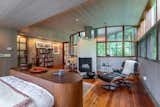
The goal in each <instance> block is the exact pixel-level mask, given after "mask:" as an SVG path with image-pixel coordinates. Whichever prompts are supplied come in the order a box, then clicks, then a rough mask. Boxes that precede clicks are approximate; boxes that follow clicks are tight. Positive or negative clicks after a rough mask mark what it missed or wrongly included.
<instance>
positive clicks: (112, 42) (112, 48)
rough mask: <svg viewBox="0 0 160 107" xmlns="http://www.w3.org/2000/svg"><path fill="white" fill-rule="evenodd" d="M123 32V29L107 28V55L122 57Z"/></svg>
mask: <svg viewBox="0 0 160 107" xmlns="http://www.w3.org/2000/svg"><path fill="white" fill-rule="evenodd" d="M122 40H123V30H122V27H109V28H107V55H108V56H122V55H123V53H122V47H123V45H122V44H123V43H122Z"/></svg>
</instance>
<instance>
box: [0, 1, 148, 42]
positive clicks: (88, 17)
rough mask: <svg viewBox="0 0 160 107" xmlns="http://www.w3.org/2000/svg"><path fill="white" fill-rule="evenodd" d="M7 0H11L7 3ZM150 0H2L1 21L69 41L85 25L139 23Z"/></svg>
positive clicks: (0, 7) (35, 33)
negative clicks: (71, 35) (70, 36)
mask: <svg viewBox="0 0 160 107" xmlns="http://www.w3.org/2000/svg"><path fill="white" fill-rule="evenodd" d="M7 1H8V3H9V4H7V3H6V4H5V2H7ZM147 2H148V0H23V1H22V0H3V2H2V3H1V4H0V25H3V26H9V27H16V28H19V30H21V32H24V33H26V34H27V35H30V36H36V37H37V36H38V37H44V38H48V39H52V40H57V41H67V40H68V39H69V35H70V34H72V33H74V32H77V31H81V30H83V29H84V26H93V27H94V28H96V27H102V26H106V25H109V26H112V25H136V24H137V23H138V21H139V19H140V16H141V14H142V12H143V10H144V8H145V6H146V4H147ZM4 11H5V12H4ZM48 17H49V18H48ZM46 18H47V19H46ZM76 20H78V21H76Z"/></svg>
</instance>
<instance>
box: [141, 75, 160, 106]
mask: <svg viewBox="0 0 160 107" xmlns="http://www.w3.org/2000/svg"><path fill="white" fill-rule="evenodd" d="M140 81H141V82H142V84H143V86H144V88H145V90H146V91H147V93H148V95H149V97H150V98H151V100H152V101H153V103H154V104H155V106H156V107H160V104H159V103H158V102H157V100H156V99H155V98H154V96H153V95H152V93H151V91H150V90H149V88H148V87H147V84H146V83H145V82H144V80H143V78H142V77H141V76H140Z"/></svg>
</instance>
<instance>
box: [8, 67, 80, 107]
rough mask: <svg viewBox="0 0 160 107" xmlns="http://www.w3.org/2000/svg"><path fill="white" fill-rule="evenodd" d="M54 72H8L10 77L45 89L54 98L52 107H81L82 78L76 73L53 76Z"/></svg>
mask: <svg viewBox="0 0 160 107" xmlns="http://www.w3.org/2000/svg"><path fill="white" fill-rule="evenodd" d="M54 72H55V70H49V71H48V72H46V73H38V74H36V73H30V72H29V71H28V70H26V71H21V70H19V69H12V70H10V75H13V76H16V77H19V78H21V79H23V80H26V81H30V82H33V83H35V84H37V85H40V86H41V87H44V88H45V89H47V90H48V91H49V92H50V93H52V94H53V95H54V97H55V106H54V107H82V78H81V76H80V75H79V74H78V73H75V72H65V75H64V76H62V77H59V76H55V75H53V73H54Z"/></svg>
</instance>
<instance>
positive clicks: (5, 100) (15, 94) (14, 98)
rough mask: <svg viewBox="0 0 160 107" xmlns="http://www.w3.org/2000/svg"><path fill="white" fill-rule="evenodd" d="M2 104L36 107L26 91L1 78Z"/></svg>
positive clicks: (6, 106) (0, 102)
mask: <svg viewBox="0 0 160 107" xmlns="http://www.w3.org/2000/svg"><path fill="white" fill-rule="evenodd" d="M0 105H1V106H2V107H36V105H35V104H34V103H33V102H32V99H31V98H29V97H28V96H27V95H25V94H24V93H22V92H20V91H18V90H16V89H15V88H14V87H12V86H11V85H9V84H7V83H6V82H5V81H3V80H2V79H0Z"/></svg>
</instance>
